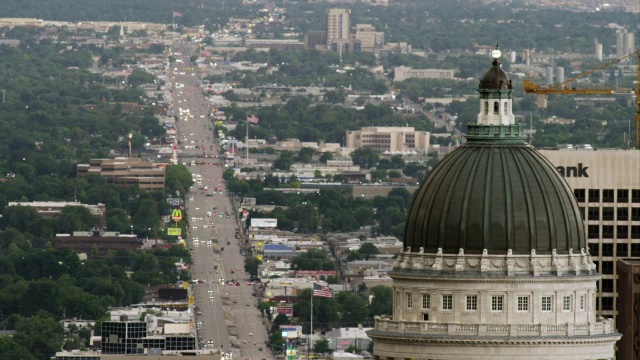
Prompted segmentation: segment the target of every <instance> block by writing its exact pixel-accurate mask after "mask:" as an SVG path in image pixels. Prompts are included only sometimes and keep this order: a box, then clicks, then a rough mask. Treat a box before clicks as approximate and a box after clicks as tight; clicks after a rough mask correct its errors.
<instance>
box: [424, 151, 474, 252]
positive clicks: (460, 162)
mask: <svg viewBox="0 0 640 360" xmlns="http://www.w3.org/2000/svg"><path fill="white" fill-rule="evenodd" d="M461 155H462V156H459V157H456V158H454V159H455V160H457V161H455V162H454V163H453V164H451V165H450V166H449V169H448V171H447V172H446V173H445V176H446V178H448V179H459V178H460V173H462V171H463V170H466V169H465V167H464V164H466V163H467V160H466V159H467V158H468V157H469V154H467V153H461ZM449 172H453V176H449ZM443 185H445V186H446V187H447V190H448V191H446V190H445V193H444V196H445V199H444V203H443V206H442V209H441V212H440V219H439V222H440V223H439V224H438V225H439V226H438V235H437V236H438V238H437V239H438V240H437V244H438V247H439V248H445V247H446V246H445V245H446V244H447V239H446V237H445V234H446V231H445V227H446V225H447V223H448V221H447V220H448V217H449V208H450V206H451V196H452V195H453V192H454V190H455V187H453V186H450V184H447V183H446V181H442V179H439V182H438V188H437V191H436V192H435V193H436V194H437V193H440V191H441V187H442V186H443ZM432 199H435V196H434V197H433V198H432ZM456 251H457V249H456Z"/></svg>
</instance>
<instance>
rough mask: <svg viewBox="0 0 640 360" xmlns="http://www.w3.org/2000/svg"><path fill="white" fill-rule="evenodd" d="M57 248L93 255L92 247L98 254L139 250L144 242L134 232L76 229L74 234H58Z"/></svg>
mask: <svg viewBox="0 0 640 360" xmlns="http://www.w3.org/2000/svg"><path fill="white" fill-rule="evenodd" d="M54 246H55V248H56V249H60V248H65V247H70V248H72V249H73V250H74V251H76V252H78V253H82V254H86V255H87V256H92V255H94V254H92V247H94V246H95V248H96V249H97V251H98V254H97V255H106V254H107V253H108V252H109V251H111V250H138V249H139V248H140V247H141V246H142V242H141V241H140V240H138V237H137V236H136V235H133V234H120V233H119V232H113V231H106V232H105V231H74V232H73V233H72V234H56V238H55V241H54Z"/></svg>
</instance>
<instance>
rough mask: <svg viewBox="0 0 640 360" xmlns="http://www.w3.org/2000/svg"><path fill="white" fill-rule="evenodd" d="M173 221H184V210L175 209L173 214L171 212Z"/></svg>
mask: <svg viewBox="0 0 640 360" xmlns="http://www.w3.org/2000/svg"><path fill="white" fill-rule="evenodd" d="M171 220H173V221H180V220H182V210H180V209H173V212H171Z"/></svg>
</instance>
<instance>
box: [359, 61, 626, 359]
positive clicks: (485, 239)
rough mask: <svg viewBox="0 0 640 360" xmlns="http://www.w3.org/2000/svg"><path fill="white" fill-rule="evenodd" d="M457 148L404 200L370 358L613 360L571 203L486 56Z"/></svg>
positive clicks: (610, 332)
mask: <svg viewBox="0 0 640 360" xmlns="http://www.w3.org/2000/svg"><path fill="white" fill-rule="evenodd" d="M492 55H493V58H494V60H493V63H492V67H491V69H489V71H488V72H487V73H486V74H485V75H484V77H483V78H482V80H480V86H479V92H480V112H479V113H478V117H477V123H476V124H469V125H468V131H467V141H466V143H465V144H463V145H462V146H460V147H459V148H458V149H456V150H455V151H453V152H452V153H451V154H449V155H448V156H446V157H445V158H444V159H443V160H442V161H440V163H439V164H438V165H437V166H436V168H435V169H434V170H433V171H432V172H431V174H430V175H429V176H428V177H427V179H426V180H425V181H424V182H423V183H422V185H421V186H420V188H419V189H418V190H417V191H416V194H415V195H414V200H413V204H412V206H411V209H410V211H409V215H408V218H407V222H406V228H405V239H404V248H405V250H404V251H403V252H402V253H400V254H399V256H398V260H397V261H396V262H395V264H394V266H393V270H392V271H391V272H390V274H389V275H390V276H391V277H392V279H393V291H394V299H393V315H392V316H385V317H376V320H375V327H374V329H373V330H370V331H369V332H368V335H369V336H370V337H371V339H373V342H374V351H373V352H374V357H375V358H376V359H383V360H387V359H388V360H391V359H424V360H427V359H428V360H445V359H465V360H466V359H475V360H485V359H486V360H489V359H492V360H493V359H519V360H527V359H532V360H533V359H536V360H541V359H554V360H565V359H566V360H568V359H571V360H577V359H580V360H584V359H615V343H616V341H618V340H619V339H620V337H621V334H619V333H618V332H617V331H616V327H615V323H614V321H613V320H612V319H601V318H596V308H595V302H594V300H595V297H596V291H597V290H596V282H597V280H598V279H599V278H600V274H598V273H597V271H596V266H595V264H594V263H593V261H592V260H591V255H590V254H589V253H588V250H587V242H586V236H585V230H584V223H583V221H582V217H581V215H580V210H579V207H578V203H577V202H576V200H575V198H574V195H573V193H572V192H571V190H570V189H569V187H568V185H567V184H566V182H565V181H564V179H563V178H562V177H561V176H560V175H559V174H558V172H557V171H556V169H555V168H554V167H553V166H552V165H551V163H550V162H549V161H547V159H545V158H544V157H543V156H542V155H540V154H539V153H538V152H537V151H535V150H534V149H533V148H532V147H531V146H529V145H527V144H526V143H525V138H526V137H525V133H524V125H522V124H515V123H514V116H513V113H512V108H511V106H512V99H511V91H512V86H511V81H510V80H509V77H508V76H507V74H506V72H505V71H504V70H503V69H502V67H501V65H500V62H499V61H498V59H499V57H500V51H499V50H497V49H496V50H494V51H493V53H492Z"/></svg>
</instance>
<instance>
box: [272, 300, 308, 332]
mask: <svg viewBox="0 0 640 360" xmlns="http://www.w3.org/2000/svg"><path fill="white" fill-rule="evenodd" d="M276 312H277V313H278V314H285V315H286V316H288V317H293V308H292V307H289V306H287V307H279V308H277V309H276ZM282 331H283V332H285V331H286V332H287V334H288V333H289V332H291V333H293V332H296V331H295V330H293V331H292V330H282ZM300 331H302V328H301V329H300Z"/></svg>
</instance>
